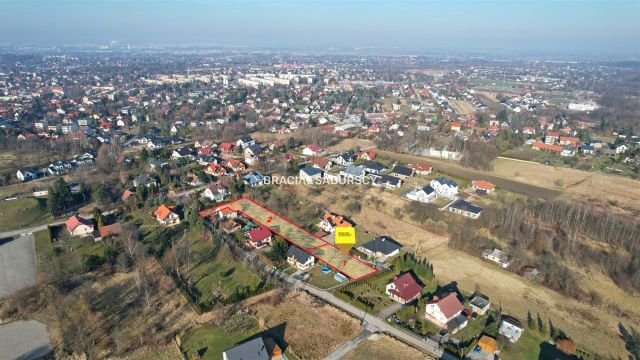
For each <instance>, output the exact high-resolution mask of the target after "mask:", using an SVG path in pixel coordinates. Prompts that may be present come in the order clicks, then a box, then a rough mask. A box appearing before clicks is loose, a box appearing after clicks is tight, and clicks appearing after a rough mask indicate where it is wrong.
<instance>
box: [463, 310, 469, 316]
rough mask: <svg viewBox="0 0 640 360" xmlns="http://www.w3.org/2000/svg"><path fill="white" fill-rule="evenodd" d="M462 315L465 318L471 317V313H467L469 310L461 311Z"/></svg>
mask: <svg viewBox="0 0 640 360" xmlns="http://www.w3.org/2000/svg"><path fill="white" fill-rule="evenodd" d="M462 315H464V316H466V317H471V311H469V309H464V310H462Z"/></svg>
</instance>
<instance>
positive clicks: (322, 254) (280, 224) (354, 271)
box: [203, 198, 376, 279]
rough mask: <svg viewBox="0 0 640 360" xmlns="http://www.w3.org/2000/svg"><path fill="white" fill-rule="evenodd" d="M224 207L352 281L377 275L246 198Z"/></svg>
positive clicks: (358, 262) (371, 269)
mask: <svg viewBox="0 0 640 360" xmlns="http://www.w3.org/2000/svg"><path fill="white" fill-rule="evenodd" d="M223 207H229V208H231V209H234V210H238V211H241V212H242V213H243V214H245V215H246V216H248V217H250V218H251V219H253V220H254V221H256V222H258V223H260V224H262V225H264V226H267V227H269V228H270V229H271V230H272V231H273V232H275V233H277V234H279V235H281V236H282V237H284V238H285V239H286V240H288V241H289V242H291V243H293V244H295V245H296V246H298V247H301V248H303V249H305V250H306V251H309V252H311V253H312V254H313V255H315V256H316V257H318V258H319V259H320V260H321V261H323V262H325V263H327V264H328V265H329V266H331V267H332V268H333V269H338V270H339V271H340V272H342V273H344V274H345V275H347V276H349V277H350V278H352V279H357V278H360V277H363V276H366V275H368V274H371V273H374V272H375V271H376V270H375V269H373V268H371V267H369V266H368V265H366V264H364V263H362V262H360V261H359V260H356V259H355V258H353V257H351V256H349V255H348V254H345V253H343V252H342V251H340V250H339V249H338V248H336V247H334V246H332V245H329V243H327V242H325V241H324V240H321V239H319V238H317V237H315V236H313V235H311V234H310V233H308V232H306V231H305V230H302V229H301V228H299V227H297V226H295V225H293V224H292V223H291V222H289V221H288V220H285V219H284V218H283V217H281V216H280V215H278V214H277V213H275V212H272V211H269V210H267V209H266V208H263V207H262V206H260V205H258V204H256V203H254V202H253V201H250V200H248V199H246V198H241V199H239V200H236V201H234V202H231V203H229V204H226V205H223ZM206 214H208V212H203V216H206Z"/></svg>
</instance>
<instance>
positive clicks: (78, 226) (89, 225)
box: [64, 215, 95, 236]
mask: <svg viewBox="0 0 640 360" xmlns="http://www.w3.org/2000/svg"><path fill="white" fill-rule="evenodd" d="M64 224H65V225H66V227H67V230H68V231H69V234H71V236H89V235H91V234H92V233H93V230H95V228H94V226H93V222H92V221H91V220H87V219H85V218H81V217H80V216H78V215H73V216H72V217H70V218H69V219H67V221H65V222H64Z"/></svg>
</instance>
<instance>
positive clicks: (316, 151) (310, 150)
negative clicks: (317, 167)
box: [302, 145, 322, 156]
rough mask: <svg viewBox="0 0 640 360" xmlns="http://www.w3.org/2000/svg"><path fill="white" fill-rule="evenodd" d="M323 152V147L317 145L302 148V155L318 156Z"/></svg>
mask: <svg viewBox="0 0 640 360" xmlns="http://www.w3.org/2000/svg"><path fill="white" fill-rule="evenodd" d="M320 154H322V149H321V148H320V147H319V146H317V145H309V146H307V147H305V148H304V149H303V150H302V155H305V156H318V155H320Z"/></svg>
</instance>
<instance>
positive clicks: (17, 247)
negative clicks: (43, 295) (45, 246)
mask: <svg viewBox="0 0 640 360" xmlns="http://www.w3.org/2000/svg"><path fill="white" fill-rule="evenodd" d="M35 284H36V254H35V246H34V240H33V235H27V236H22V237H19V238H17V239H15V240H12V241H8V242H4V243H0V298H3V297H6V296H9V295H11V294H13V293H14V292H16V291H18V290H20V289H24V288H26V287H29V286H33V285H35Z"/></svg>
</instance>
